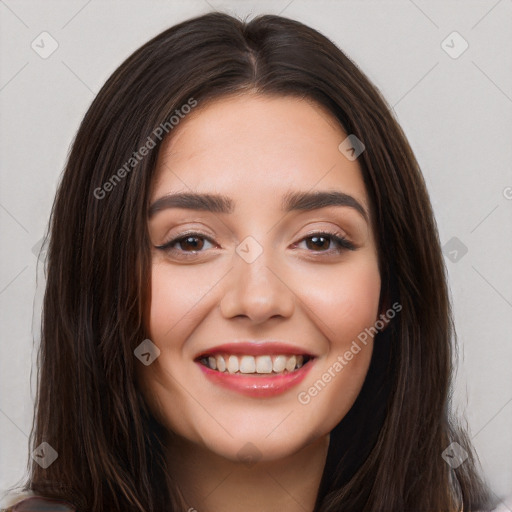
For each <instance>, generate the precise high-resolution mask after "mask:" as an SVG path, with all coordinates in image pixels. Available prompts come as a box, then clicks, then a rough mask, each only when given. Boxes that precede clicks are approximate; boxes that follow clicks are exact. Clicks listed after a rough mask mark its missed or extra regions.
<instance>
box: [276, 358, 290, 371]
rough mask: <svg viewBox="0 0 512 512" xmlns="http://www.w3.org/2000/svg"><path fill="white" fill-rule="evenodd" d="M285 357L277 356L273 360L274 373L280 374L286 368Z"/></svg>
mask: <svg viewBox="0 0 512 512" xmlns="http://www.w3.org/2000/svg"><path fill="white" fill-rule="evenodd" d="M286 360H287V359H286V356H277V357H276V358H275V359H274V366H273V368H274V371H275V372H276V373H281V372H282V371H283V370H284V369H285V368H286Z"/></svg>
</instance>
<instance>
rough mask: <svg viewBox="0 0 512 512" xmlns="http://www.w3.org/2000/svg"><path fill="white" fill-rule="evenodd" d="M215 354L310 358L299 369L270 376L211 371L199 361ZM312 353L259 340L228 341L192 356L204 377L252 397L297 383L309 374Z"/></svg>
mask: <svg viewBox="0 0 512 512" xmlns="http://www.w3.org/2000/svg"><path fill="white" fill-rule="evenodd" d="M215 354H233V355H252V356H258V355H279V354H283V355H304V356H309V357H311V359H310V360H309V361H308V362H307V363H305V364H304V366H302V367H301V368H299V369H298V370H294V371H293V372H287V373H283V374H279V375H273V376H263V375H249V374H230V373H227V372H219V371H217V370H212V369H211V368H208V367H206V366H205V365H203V364H201V363H200V362H199V361H200V359H201V358H202V357H205V356H209V355H215ZM313 357H314V356H313V355H312V354H310V353H308V352H307V351H305V350H302V349H300V348H298V347H294V346H291V345H288V344H284V343H276V342H262V343H227V344H224V345H218V346H216V347H214V348H212V349H209V350H207V351H203V352H201V353H200V354H198V356H197V357H196V358H195V362H196V364H198V365H199V367H200V369H201V371H202V372H203V373H204V375H205V376H206V378H207V379H208V380H210V381H211V382H213V383H214V384H217V385H219V386H222V387H224V388H227V389H230V390H232V391H235V392H238V393H242V394H244V395H247V396H253V397H271V396H276V395H279V394H281V393H284V392H285V391H287V390H289V389H290V388H292V387H293V386H296V385H298V384H299V383H300V382H301V381H302V380H303V379H304V378H305V377H306V375H307V374H308V372H309V370H310V369H311V367H312V365H313V363H314V360H313Z"/></svg>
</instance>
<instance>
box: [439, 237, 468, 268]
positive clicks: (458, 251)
mask: <svg viewBox="0 0 512 512" xmlns="http://www.w3.org/2000/svg"><path fill="white" fill-rule="evenodd" d="M467 252H468V248H467V247H466V246H465V245H464V244H463V243H462V242H461V241H460V240H459V239H458V238H457V237H456V236H454V237H452V238H450V240H448V242H446V243H445V244H444V245H443V254H444V255H445V256H446V257H447V258H448V259H449V260H450V261H451V262H452V263H458V262H459V261H460V260H461V259H462V258H463V257H464V256H465V255H466V254H467Z"/></svg>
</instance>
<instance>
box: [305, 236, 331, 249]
mask: <svg viewBox="0 0 512 512" xmlns="http://www.w3.org/2000/svg"><path fill="white" fill-rule="evenodd" d="M309 240H311V241H312V242H313V244H315V245H317V247H316V248H317V249H318V244H319V242H318V240H324V241H325V240H327V247H323V248H324V249H328V248H329V238H328V237H325V236H312V237H310V238H309ZM321 245H322V244H321ZM323 245H324V246H325V243H324V244H323Z"/></svg>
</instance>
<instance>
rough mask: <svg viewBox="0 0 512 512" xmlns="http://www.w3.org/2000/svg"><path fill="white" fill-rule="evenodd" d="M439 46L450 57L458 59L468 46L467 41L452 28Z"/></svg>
mask: <svg viewBox="0 0 512 512" xmlns="http://www.w3.org/2000/svg"><path fill="white" fill-rule="evenodd" d="M441 48H442V49H443V50H444V51H445V52H446V53H447V54H448V55H449V56H450V57H451V58H452V59H458V58H459V57H460V56H461V55H462V54H463V53H464V52H465V51H466V50H467V49H468V48H469V44H468V42H467V41H466V40H465V39H464V38H463V37H462V36H461V35H460V34H459V33H458V32H457V31H456V30H454V31H453V32H452V33H451V34H449V35H448V36H447V37H446V38H445V39H443V41H442V43H441Z"/></svg>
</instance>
